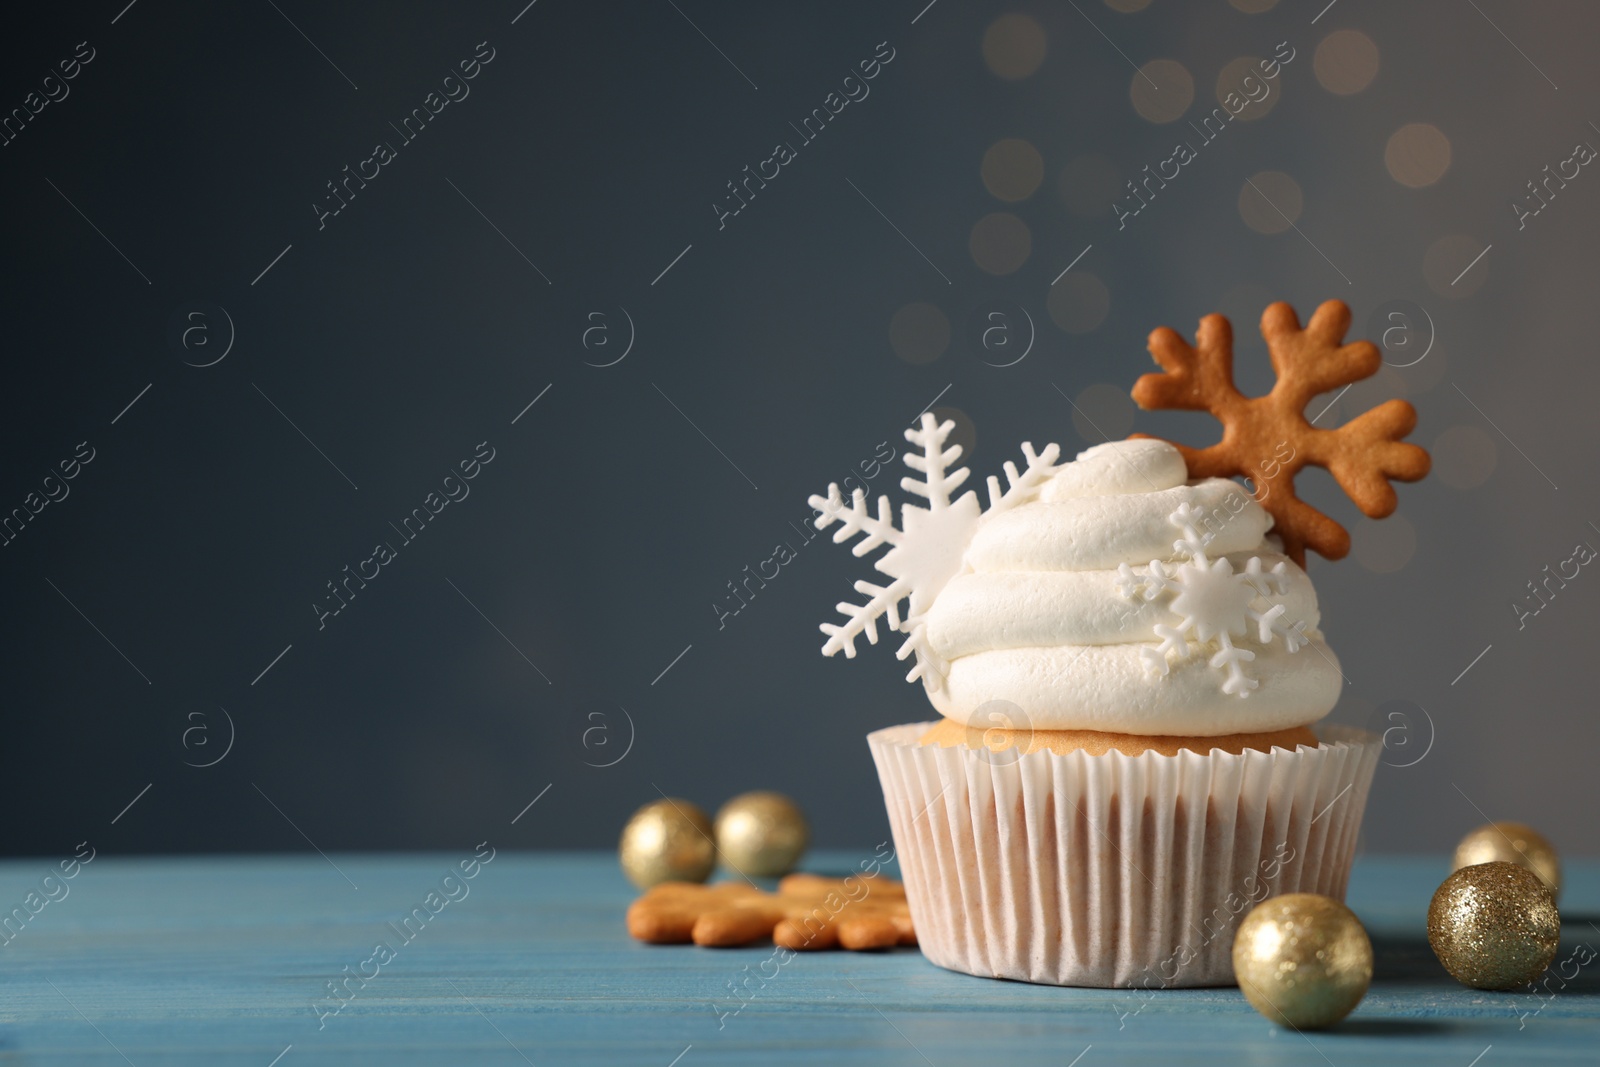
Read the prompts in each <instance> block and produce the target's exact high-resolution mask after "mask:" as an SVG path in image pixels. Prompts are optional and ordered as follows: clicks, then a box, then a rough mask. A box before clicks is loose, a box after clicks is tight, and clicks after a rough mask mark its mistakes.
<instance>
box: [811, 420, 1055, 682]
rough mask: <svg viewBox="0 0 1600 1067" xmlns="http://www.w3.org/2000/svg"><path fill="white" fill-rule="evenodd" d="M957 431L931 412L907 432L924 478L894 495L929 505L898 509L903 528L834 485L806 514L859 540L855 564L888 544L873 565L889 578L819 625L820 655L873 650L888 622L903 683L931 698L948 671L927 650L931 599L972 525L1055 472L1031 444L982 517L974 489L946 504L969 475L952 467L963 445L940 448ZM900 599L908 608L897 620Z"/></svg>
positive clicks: (1051, 449) (1032, 491)
mask: <svg viewBox="0 0 1600 1067" xmlns="http://www.w3.org/2000/svg"><path fill="white" fill-rule="evenodd" d="M955 425H956V424H955V422H954V421H952V420H947V421H945V422H943V423H941V422H939V420H938V419H937V418H936V417H935V416H933V415H932V414H924V415H923V416H922V420H921V424H920V426H919V427H918V428H917V429H914V430H907V431H906V440H907V441H910V442H911V443H912V444H914V445H917V446H918V447H919V448H921V450H922V451H921V453H920V454H919V453H917V452H912V451H908V452H907V453H906V454H905V462H906V466H908V467H910V468H911V469H912V470H914V471H916V472H918V473H919V474H920V475H921V476H922V477H921V478H902V479H901V480H900V488H902V489H904V490H905V491H906V492H908V493H915V494H916V495H917V496H920V497H922V498H923V499H925V500H926V501H927V502H928V506H927V507H925V508H924V507H917V506H915V505H912V504H902V505H901V506H900V519H901V527H899V528H897V527H896V526H895V524H894V508H893V506H892V505H891V504H890V503H889V500H888V498H886V497H883V496H879V497H878V511H877V514H876V515H874V514H873V513H872V511H871V509H869V508H868V507H867V494H866V491H865V490H863V489H857V490H856V491H855V493H854V494H853V495H852V497H851V500H850V502H849V503H848V504H847V503H845V501H844V497H843V495H842V494H841V493H840V491H839V487H838V485H830V486H828V495H827V496H826V497H822V496H812V497H811V506H812V507H813V508H816V509H817V511H818V512H819V514H818V516H817V519H816V527H817V529H819V530H825V529H827V528H828V527H829V526H831V525H833V524H834V523H835V522H837V523H839V529H838V531H837V532H836V533H835V534H834V535H833V540H834V542H835V543H839V542H843V541H847V540H849V539H850V538H852V537H854V536H856V535H857V534H865V535H866V536H864V537H863V538H862V539H861V541H860V542H858V543H857V544H856V546H855V548H854V549H852V551H853V552H854V554H855V555H857V556H864V555H866V554H867V553H868V552H871V551H872V550H873V549H875V548H878V547H880V546H882V545H889V546H891V547H890V549H889V551H888V552H886V553H884V554H883V556H882V558H880V559H878V560H876V561H875V562H874V563H873V566H874V567H876V568H877V569H878V570H879V571H882V572H883V573H884V574H886V575H888V576H889V577H890V578H892V579H894V580H893V581H892V582H890V583H889V584H888V585H875V584H873V583H872V582H866V581H861V582H857V583H856V584H855V588H856V592H858V593H864V594H866V595H867V596H868V597H869V598H870V599H868V600H867V602H866V603H865V604H849V603H841V604H839V605H838V607H839V612H840V613H841V614H842V615H844V616H845V622H844V623H842V624H835V623H826V622H825V623H823V624H822V632H823V633H825V634H827V635H828V640H827V641H826V642H824V644H823V646H822V652H823V655H827V656H831V655H833V654H834V653H836V652H839V651H841V650H842V651H843V652H844V654H845V656H846V657H848V658H852V659H853V658H854V657H855V654H856V638H857V637H859V636H860V635H862V634H866V636H867V642H868V643H869V644H874V645H875V644H877V643H878V619H879V617H884V618H886V619H887V620H888V626H889V629H891V630H898V631H900V632H901V633H904V634H906V635H907V637H906V640H905V641H904V642H903V643H902V644H901V646H900V650H899V652H897V653H896V658H897V659H902V660H903V659H905V658H906V657H908V656H911V655H913V654H915V655H916V657H917V662H916V665H915V666H914V667H913V668H912V669H911V673H910V674H908V675H906V681H908V682H911V681H915V680H917V679H918V678H921V679H922V682H923V685H925V686H926V687H927V688H929V689H930V690H936V689H939V688H941V687H943V685H944V676H945V672H946V671H947V670H948V669H949V664H948V663H946V662H945V661H944V660H943V659H941V658H940V657H939V655H938V654H937V653H936V652H934V650H933V646H932V645H930V644H929V643H928V633H927V622H926V619H927V613H928V609H929V608H930V607H931V606H932V605H933V601H934V598H935V597H937V596H938V595H939V592H940V590H942V589H943V588H944V587H945V585H946V584H948V583H949V581H950V579H951V578H954V577H955V576H956V575H957V574H959V573H960V572H961V570H962V567H963V566H964V565H965V564H964V562H963V557H964V556H965V555H966V551H967V545H968V544H969V543H970V542H971V540H972V535H973V534H974V533H975V532H976V531H977V529H978V526H979V525H980V524H981V523H982V522H983V521H984V520H985V519H987V518H988V517H989V516H991V515H994V514H997V513H999V512H1001V511H1006V510H1008V509H1010V508H1013V507H1015V506H1016V505H1018V504H1021V503H1023V502H1025V501H1027V500H1031V499H1033V497H1035V496H1037V495H1038V492H1039V488H1040V486H1042V485H1043V484H1044V483H1045V481H1046V480H1048V479H1049V477H1050V476H1051V475H1052V474H1053V473H1054V472H1055V462H1056V457H1057V456H1059V455H1060V453H1061V450H1060V448H1059V447H1058V446H1056V445H1049V446H1047V447H1046V448H1045V449H1044V451H1043V452H1038V453H1036V452H1034V450H1033V446H1032V445H1030V444H1024V445H1023V446H1022V455H1023V458H1024V459H1025V460H1026V461H1027V466H1026V468H1025V469H1023V470H1022V471H1020V472H1019V471H1018V470H1017V467H1016V465H1015V464H1014V463H1011V462H1010V461H1007V462H1006V464H1005V474H1006V482H1007V488H1006V489H1005V491H1004V492H1002V491H1001V489H1000V480H999V479H998V478H995V477H992V476H991V477H990V478H989V479H988V489H989V507H988V509H987V510H984V509H982V508H981V507H980V506H979V504H978V497H977V494H975V493H973V492H972V491H971V490H968V491H967V492H965V493H962V494H961V495H960V496H959V497H956V498H955V499H954V500H952V499H951V497H950V494H951V493H953V492H955V490H957V489H959V488H960V487H961V486H962V484H963V483H965V482H966V480H967V475H968V474H969V473H970V472H969V471H968V470H967V468H965V467H957V468H955V469H954V470H951V469H950V465H951V464H952V463H954V462H955V461H956V460H958V459H960V458H961V446H960V445H951V446H950V447H949V448H946V447H945V444H944V443H945V439H946V438H948V437H949V436H950V431H951V430H953V429H954V428H955ZM902 600H908V601H909V603H908V604H907V605H906V612H905V616H904V617H903V618H902V616H901V613H900V602H901V601H902Z"/></svg>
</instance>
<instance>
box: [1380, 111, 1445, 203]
mask: <svg viewBox="0 0 1600 1067" xmlns="http://www.w3.org/2000/svg"><path fill="white" fill-rule="evenodd" d="M1383 165H1384V166H1386V167H1388V168H1389V176H1390V177H1392V178H1393V179H1394V180H1395V181H1397V182H1399V183H1400V184H1401V185H1409V186H1411V188H1413V189H1421V188H1423V187H1424V186H1428V185H1432V184H1433V183H1434V182H1436V181H1438V180H1439V179H1440V178H1442V177H1444V172H1445V171H1447V170H1449V169H1450V138H1448V137H1446V136H1445V135H1444V133H1443V132H1442V131H1441V130H1440V129H1439V127H1437V126H1434V125H1432V124H1431V123H1427V122H1413V123H1410V124H1408V125H1405V126H1402V127H1400V128H1399V129H1398V130H1396V131H1394V133H1393V134H1391V135H1390V136H1389V145H1388V147H1387V148H1385V149H1384V150H1383Z"/></svg>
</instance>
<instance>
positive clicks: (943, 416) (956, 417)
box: [932, 404, 978, 462]
mask: <svg viewBox="0 0 1600 1067" xmlns="http://www.w3.org/2000/svg"><path fill="white" fill-rule="evenodd" d="M932 414H933V417H934V418H936V419H938V420H939V423H940V425H943V424H944V423H946V422H953V423H955V426H954V428H952V429H951V431H950V436H949V437H946V438H945V439H944V444H945V447H946V448H949V447H950V446H951V445H960V446H961V459H962V460H963V461H964V462H970V461H971V460H972V453H973V452H974V451H975V450H976V449H977V447H978V427H977V425H976V424H975V423H974V422H973V421H972V416H970V415H968V414H967V413H966V412H965V411H962V410H961V409H960V408H958V407H949V406H947V405H944V404H941V405H939V406H938V407H936V408H934V409H933V412H932Z"/></svg>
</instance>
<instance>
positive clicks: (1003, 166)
mask: <svg viewBox="0 0 1600 1067" xmlns="http://www.w3.org/2000/svg"><path fill="white" fill-rule="evenodd" d="M982 174H983V184H984V187H985V188H987V189H988V190H989V192H991V193H993V194H994V195H995V196H997V197H999V198H1000V199H1001V200H1026V199H1028V197H1030V196H1032V195H1033V192H1034V190H1035V189H1037V188H1039V183H1040V182H1042V181H1044V158H1043V157H1042V156H1040V155H1039V150H1038V149H1037V148H1035V147H1033V145H1031V144H1029V143H1028V142H1027V141H1024V140H1022V139H1020V138H1017V137H1008V138H1006V139H1005V140H1003V141H996V142H995V143H994V144H992V145H990V146H989V150H988V151H987V152H985V153H984V154H983V168H982Z"/></svg>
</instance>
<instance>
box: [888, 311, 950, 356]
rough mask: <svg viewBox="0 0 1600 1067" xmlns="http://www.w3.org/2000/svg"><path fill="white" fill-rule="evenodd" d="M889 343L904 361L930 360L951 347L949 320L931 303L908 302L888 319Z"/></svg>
mask: <svg viewBox="0 0 1600 1067" xmlns="http://www.w3.org/2000/svg"><path fill="white" fill-rule="evenodd" d="M889 347H890V348H892V349H894V354H895V355H897V356H899V357H900V358H901V359H903V360H905V361H906V362H907V363H912V364H923V363H932V362H933V361H934V360H936V359H938V358H939V357H940V356H942V355H944V350H945V349H947V348H949V347H950V320H949V319H948V318H946V317H945V314H944V312H942V311H940V310H939V309H938V308H936V307H934V306H933V305H932V304H921V303H917V304H907V305H906V306H905V307H903V308H901V309H900V310H899V311H896V312H895V313H894V318H892V319H890V320H889Z"/></svg>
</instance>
